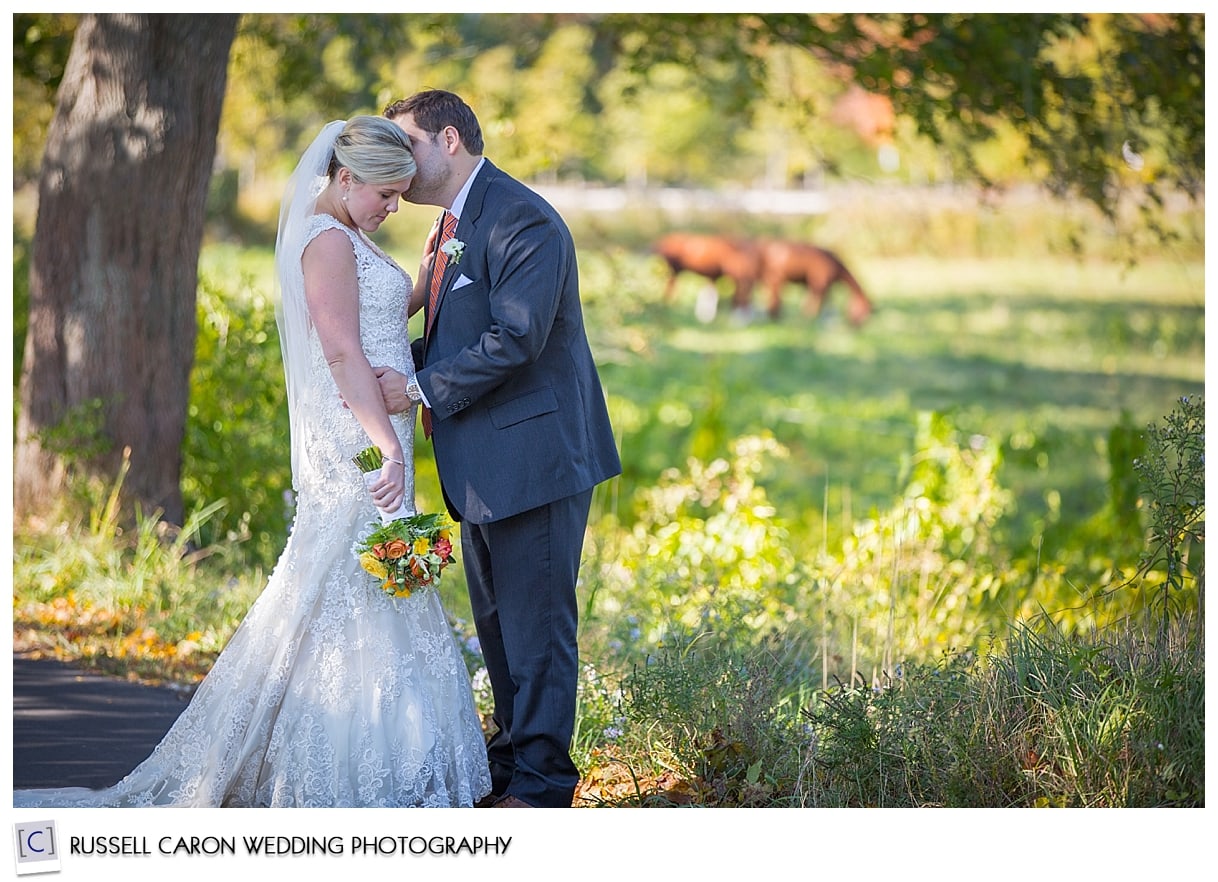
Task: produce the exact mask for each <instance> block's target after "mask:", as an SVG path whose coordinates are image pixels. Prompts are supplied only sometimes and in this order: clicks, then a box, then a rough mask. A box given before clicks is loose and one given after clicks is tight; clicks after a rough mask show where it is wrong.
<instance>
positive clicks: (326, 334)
mask: <svg viewBox="0 0 1218 882" xmlns="http://www.w3.org/2000/svg"><path fill="white" fill-rule="evenodd" d="M301 266H302V269H303V270H304V282H305V301H306V302H307V304H308V307H309V318H310V319H311V320H312V322H313V326H314V327H315V328H316V329H317V337H318V339H319V340H320V341H321V349H322V352H323V353H324V355H325V357H326V362H327V364H329V366H330V373H331V374H332V375H333V376H334V382H335V383H336V384H337V385H338V391H339V394H340V395H342V398H343V401H344V402H346V404H347V406H348V407H349V408H351V412H352V413H353V414H354V415H355V418H356V419H357V420H359V424H360V425H361V426H362V427H363V429H364V431H365V432H367V433H368V437H369V438H370V439H371V441H372V443H373V444H375V445H376V446H377V447H379V448H380V449H381V453H383V454H384V456H385V460H386V462H385V465H386V468H384V469H382V471H381V480H380V481H379V482H377V483H376V484H373V485H372V486H371V488H370V490H371V491H372V498H373V501H374V502H375V503H376V505H377V507H378V508H382V509H387V510H392V509H396V508H397V507H398V506H399V505H401V503H402V499H403V497H404V496H405V490H406V481H405V477H406V471H405V461H406V460H405V457H404V456H403V455H402V444H401V441H400V440H399V439H398V436H397V433H396V432H395V431H394V430H393V425H392V424H391V423H390V421H389V413H388V411H386V409H385V403H384V400H383V398H382V397H381V389H380V384H379V383H378V382H377V378H376V375H375V374H374V373H373V372H372V366H371V365H370V364H369V363H368V357H367V356H366V355H365V354H364V350H363V348H362V347H361V345H360V338H359V282H358V281H357V278H356V272H355V254H354V252H353V251H352V249H351V240H350V239H348V238H347V236H346V235H345V234H344V233H343V232H342V231H340V230H327V231H325V232H324V233H321V234H320V235H318V236H317V237H316V238H315V239H313V241H312V242H310V243H309V245H308V246H307V247H306V248H305V250H304V255H303V257H302V258H301Z"/></svg>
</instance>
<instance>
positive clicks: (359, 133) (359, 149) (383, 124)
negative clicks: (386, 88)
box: [327, 116, 418, 185]
mask: <svg viewBox="0 0 1218 882" xmlns="http://www.w3.org/2000/svg"><path fill="white" fill-rule="evenodd" d="M340 168H347V169H350V170H351V174H353V175H355V179H356V180H357V181H361V182H363V183H365V184H373V185H379V184H392V183H395V182H397V181H401V180H405V179H406V178H409V177H411V176H413V175H414V173H415V171H416V169H417V168H418V166H416V165H415V161H414V153H413V151H411V149H410V139H409V138H407V137H406V133H405V132H403V131H402V130H401V129H400V128H398V127H397V126H396V125H394V124H393V123H392V122H390V121H389V120H387V119H385V118H384V117H383V116H353V117H352V118H351V119H349V120H347V124H346V125H345V126H343V130H342V132H340V133H339V136H338V138H337V139H336V140H335V142H334V155H333V156H332V157H331V159H330V168H329V170H328V172H327V173H328V175H329V177H330V178H331V179H333V178H334V175H335V174H337V173H338V170H339V169H340Z"/></svg>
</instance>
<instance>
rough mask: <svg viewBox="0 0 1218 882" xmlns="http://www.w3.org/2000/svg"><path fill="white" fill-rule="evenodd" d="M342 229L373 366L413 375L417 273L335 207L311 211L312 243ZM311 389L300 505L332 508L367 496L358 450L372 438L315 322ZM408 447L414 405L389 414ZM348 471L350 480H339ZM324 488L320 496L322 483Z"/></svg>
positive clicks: (410, 499) (409, 481) (410, 498)
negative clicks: (337, 214) (342, 218)
mask: <svg viewBox="0 0 1218 882" xmlns="http://www.w3.org/2000/svg"><path fill="white" fill-rule="evenodd" d="M330 229H337V230H342V231H343V232H344V233H346V235H347V236H348V237H349V238H350V239H351V246H352V249H353V250H354V252H355V267H356V273H357V275H358V278H359V292H360V294H359V324H360V342H361V344H362V346H363V350H364V353H365V354H366V355H367V356H368V361H369V363H370V364H372V365H373V366H376V365H387V366H388V367H391V368H394V369H395V370H398V371H400V372H401V373H403V374H405V375H406V376H407V378H411V377H413V376H414V364H413V362H412V360H411V357H410V339H409V336H408V335H407V333H406V318H407V316H406V305H407V303H408V301H409V300H410V293H411V290H412V287H413V286H412V284H411V279H410V276H409V275H407V274H406V273H405V272H404V271H403V270H402V269H401V267H399V266H398V265H397V264H396V263H394V262H393V260H392V259H390V258H389V257H388V256H387V255H386V254H385V253H384V252H383V251H381V249H380V248H378V247H377V246H376V245H374V244H373V243H372V242H371V241H370V240H369V239H368V238H367V237H366V236H364V235H363V234H362V233H360V232H358V231H356V230H352V229H351V228H350V227H347V226H345V225H344V224H342V223H340V222H339V221H338V220H337V219H335V218H334V217H332V216H330V215H328V214H315V215H313V217H312V218H310V222H309V228H308V232H307V234H306V236H305V245H306V246H307V245H308V243H309V242H312V241H313V239H315V238H316V237H317V236H318V235H320V234H321V233H322V232H324V231H325V230H330ZM307 389H308V392H307V394H306V395H305V397H304V401H303V402H302V403H303V406H304V409H303V414H304V419H303V430H304V432H305V438H304V444H303V446H302V450H303V452H304V456H303V457H302V459H301V464H300V469H299V472H300V473H299V474H296V475H293V482H294V485H295V489H296V492H297V494H298V495H299V497H300V499H299V503H300V505H302V506H303V505H309V506H312V505H318V506H321V507H322V510H323V511H330V510H331V508H330V505H331V504H334V505H335V506H339V505H341V506H343V507H345V505H346V504H347V502H348V501H349V500H350V499H351V498H352V497H360V498H366V497H367V492H368V491H367V490H366V488H365V487H364V484H363V481H362V479H361V478H360V476H359V473H358V471H357V469H356V468H355V466H354V465H353V464H352V463H351V457H352V456H354V455H355V454H356V453H358V452H359V451H360V450H362V449H363V448H365V447H367V446H368V444H369V443H370V442H369V440H368V435H367V433H366V432H365V431H364V429H363V427H362V426H360V424H359V421H358V420H356V418H355V416H354V415H353V414H352V413H351V411H350V410H349V409H348V408H346V407H344V406H343V404H342V398H341V396H340V395H339V392H338V386H337V385H336V384H335V382H334V377H333V375H332V374H331V373H330V366H329V365H328V364H327V363H326V357H325V355H324V353H323V352H322V349H321V341H320V340H319V339H318V337H317V334H316V332H315V331H314V330H313V328H312V327H310V329H309V377H308V385H307ZM390 420H391V422H392V423H393V426H394V429H395V430H396V431H397V433H398V437H400V438H401V439H402V450H403V451H406V453H407V458H409V454H410V451H412V450H413V449H414V424H415V414H414V409H413V408H411V409H410V410H409V411H407V412H406V413H404V414H400V415H394V416H391V417H390ZM343 475H346V476H348V477H349V478H350V480H349V481H346V482H344V481H342V480H340V476H343ZM336 486H341V487H342V491H343V494H344V498H343V499H334V498H333V493H334V490H335V487H336ZM319 490H320V491H322V492H321V495H320V497H319V495H318V491H319ZM406 500H407V505H408V506H409V507H411V508H412V509H413V507H414V471H413V470H412V469H407V470H406Z"/></svg>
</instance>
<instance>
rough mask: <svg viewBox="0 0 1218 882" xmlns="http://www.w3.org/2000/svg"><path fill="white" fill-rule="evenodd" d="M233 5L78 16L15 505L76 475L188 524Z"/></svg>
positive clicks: (49, 162) (35, 310)
mask: <svg viewBox="0 0 1218 882" xmlns="http://www.w3.org/2000/svg"><path fill="white" fill-rule="evenodd" d="M236 23H237V16H236V15H134V14H107V15H86V16H83V17H82V19H81V21H80V25H79V27H78V29H77V32H76V37H75V40H74V42H73V45H72V52H71V56H70V57H69V59H68V64H67V69H66V70H65V73H64V78H63V82H62V84H61V85H60V88H59V96H58V102H57V106H56V109H55V116H54V118H53V120H52V122H51V126H50V130H49V132H48V135H47V145H46V152H45V155H44V157H43V161H42V169H41V175H40V180H39V189H38V219H37V223H36V225H35V228H34V243H33V255H32V259H31V268H30V311H29V331H28V335H27V337H26V346H25V355H24V360H23V365H22V374H21V383H20V389H19V396H20V405H21V407H20V415H19V418H18V421H17V434H16V444H15V449H14V459H13V473H14V474H13V478H14V481H13V484H14V488H13V489H14V492H13V497H14V514H15V516H16V517H18V518H21V517H26V516H28V515H31V514H36V513H41V512H46V511H49V510H50V509H51V508H52V507H53V506H54V504H55V503H56V502H57V501H58V500H59V499H60V498H61V497H62V496H64V494H65V492H66V491H67V489H68V487H69V481H75V480H80V479H83V478H86V477H89V476H95V477H98V478H101V479H102V480H104V481H106V482H107V483H112V482H113V481H115V479H116V478H117V477H118V474H119V470H120V467H121V464H122V460H123V457H124V451H128V450H129V452H130V453H129V456H130V462H131V467H130V471H129V473H128V474H127V476H126V479H125V481H124V484H123V499H124V501H125V502H126V503H127V504H128V505H127V508H128V510H130V507H131V503H139V504H140V505H141V507H142V508H143V510H144V512H145V513H148V514H151V513H152V512H154V511H156V510H159V511H160V512H161V514H162V517H163V518H164V519H165V520H167V521H169V522H171V523H176V524H180V523H181V522H182V517H183V511H182V492H181V487H180V483H179V478H180V473H181V447H182V439H183V436H184V433H185V427H186V413H187V399H188V394H189V388H190V370H191V365H192V363H193V360H194V348H195V334H196V326H195V293H196V287H197V284H198V258H199V249H200V245H201V241H202V236H203V222H204V208H205V201H206V196H207V187H208V182H209V179H210V177H211V170H212V161H213V158H214V156H215V147H216V133H217V130H218V128H219V123H220V111H221V106H222V104H223V99H224V89H225V80H226V75H227V68H228V54H229V49H230V46H231V44H232V40H233V36H234V34H235V31H236Z"/></svg>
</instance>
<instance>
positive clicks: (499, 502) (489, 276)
mask: <svg viewBox="0 0 1218 882" xmlns="http://www.w3.org/2000/svg"><path fill="white" fill-rule="evenodd" d="M455 236H456V238H457V239H459V240H461V241H462V242H464V245H465V247H464V250H463V251H462V253H461V257H460V260H459V261H458V260H454V259H451V258H450V260H449V262H448V266H447V267H446V269H445V272H444V278H443V280H442V285H441V290H440V294H439V299H438V301H437V303H436V308H435V315H434V317H433V316H428V317H427V320H428V321H430V322H431V325H430V327H431V330H430V331H429V332H428V334H427V337H426V342H425V344H424V341H422V340H416V341H415V364H416V365H421V367H419V368H418V371H417V374H418V382H419V386H420V387H421V388H422V390H423V393H424V395H426V397H427V400H428V401H429V402H430V403H431V408H432V442H433V443H434V445H435V458H436V469H437V471H438V473H439V476H440V483H441V485H442V487H443V490H444V495H445V503H446V505H447V506H448V509H449V512H450V513H451V514H452V516H453V517H454V518H456V519H458V520H461V519H467V520H469V521H471V522H472V523H478V524H481V523H488V522H491V521H496V520H500V519H502V518H506V517H510V516H512V515H515V514H519V513H521V512H524V511H528V510H529V509H532V508H536V507H537V506H539V505H543V504H546V503H549V502H553V501H555V500H557V499H561V498H563V497H566V496H571V495H574V494H576V493H580V492H582V491H585V490H588V489H590V488H591V487H593V486H595V485H596V484H598V483H600V482H601V481H604V480H606V479H608V478H611V477H613V476H614V475H617V474H619V473H620V472H621V462H620V459H619V457H618V451H617V444H616V442H615V440H614V437H613V430H612V427H611V426H610V424H609V414H608V410H607V408H606V406H605V396H604V391H603V390H602V388H601V384H600V378H599V376H598V374H597V370H596V365H595V363H594V361H593V359H592V352H591V349H590V348H589V346H588V339H587V335H586V333H585V330H584V320H583V309H582V307H581V305H580V298H579V275H578V269H577V266H576V257H575V245H574V243H573V242H572V240H571V234H570V232H569V231H568V229H567V226H566V224H565V223H564V222H563V220H562V218H561V217H559V215H558V213H557V212H556V211H555V210H554V209H553V208H552V207H551V206H550V205H549V203H547V202H546V201H545V200H544V199H542V198H541V197H540V196H539V195H538V194H537V193H535V192H533V191H532V190H530V189H529V188H528V187H526V186H525V185H524V184H522V183H520V182H519V181H517V180H515V179H514V178H512V177H511V176H509V175H507V174H505V173H504V172H502V171H500V170H499V169H498V168H496V167H495V166H494V165H492V164H491V163H490V162H489V161H487V162H484V163H483V165H482V168H481V169H480V170H479V171H478V173H477V176H476V177H475V179H474V182H473V184H472V185H471V188H470V192H469V195H468V197H467V199H466V202H465V208H464V211H463V212H462V215H461V218H460V221H459V223H458V225H457V230H456V233H455Z"/></svg>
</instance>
